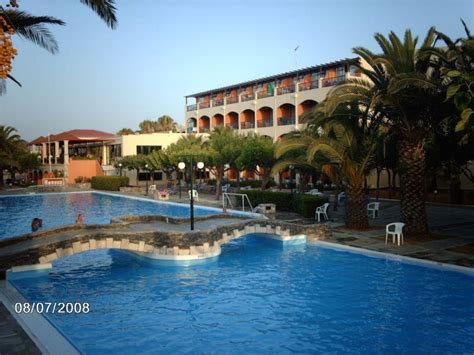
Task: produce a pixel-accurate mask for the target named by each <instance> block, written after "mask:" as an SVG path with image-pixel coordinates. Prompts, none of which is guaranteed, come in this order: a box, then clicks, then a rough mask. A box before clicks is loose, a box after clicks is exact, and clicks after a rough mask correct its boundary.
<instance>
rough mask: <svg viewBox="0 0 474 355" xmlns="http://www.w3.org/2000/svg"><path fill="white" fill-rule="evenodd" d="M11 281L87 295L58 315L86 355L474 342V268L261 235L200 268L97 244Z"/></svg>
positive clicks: (49, 292)
mask: <svg viewBox="0 0 474 355" xmlns="http://www.w3.org/2000/svg"><path fill="white" fill-rule="evenodd" d="M33 275H36V276H34V277H33ZM38 275H40V276H38ZM11 282H12V283H13V284H14V285H15V286H16V287H17V289H18V290H19V291H20V292H21V293H22V294H23V295H24V296H25V297H26V298H27V299H28V300H29V301H37V302H38V301H49V302H51V301H62V302H66V301H71V302H76V301H80V302H89V303H90V305H91V308H92V312H91V313H90V314H87V315H51V314H50V315H49V319H50V320H51V322H52V323H53V324H55V325H56V326H57V327H58V328H59V329H61V331H62V332H64V334H65V335H66V336H67V337H68V338H69V339H70V340H71V341H72V342H73V343H74V344H75V345H76V346H77V347H78V348H79V349H81V350H82V351H84V352H85V353H88V354H131V353H132V354H133V353H145V354H152V353H211V354H221V353H235V354H246V353H293V352H298V353H321V352H324V353H328V352H329V353H347V352H351V353H379V354H380V353H424V354H434V353H438V354H446V353H452V354H461V353H472V351H473V349H474V337H473V336H472V334H474V298H473V297H472V296H473V295H474V277H473V276H471V275H468V274H463V273H458V272H452V271H441V270H438V269H433V268H428V267H424V266H419V265H410V264H406V263H401V262H398V261H393V260H388V259H384V258H374V257H368V256H365V255H362V254H356V253H349V252H345V251H339V250H332V249H327V248H323V247H320V246H310V245H293V246H285V247H284V246H282V244H280V243H279V242H276V241H272V240H268V239H264V238H261V237H259V236H258V235H253V236H248V237H246V238H243V239H241V240H236V241H233V242H231V243H229V244H227V245H224V246H223V253H222V254H221V255H220V256H219V257H218V258H217V259H215V260H213V261H209V262H206V263H204V264H200V265H192V266H188V267H183V266H179V267H178V266H170V265H166V264H162V262H161V263H160V262H157V261H153V260H149V259H144V258H140V257H138V256H135V255H133V254H129V253H126V252H124V251H118V250H109V251H107V250H96V251H91V252H86V253H82V254H78V255H74V256H72V257H68V258H64V259H60V260H58V261H56V262H55V265H54V268H53V269H51V270H50V271H49V273H44V272H43V273H40V274H38V273H33V274H30V273H28V274H27V277H26V278H21V279H14V280H12V281H11Z"/></svg>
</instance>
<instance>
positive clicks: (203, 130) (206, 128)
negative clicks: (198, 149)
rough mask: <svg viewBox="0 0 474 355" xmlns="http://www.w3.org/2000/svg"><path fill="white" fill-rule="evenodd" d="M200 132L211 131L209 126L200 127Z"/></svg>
mask: <svg viewBox="0 0 474 355" xmlns="http://www.w3.org/2000/svg"><path fill="white" fill-rule="evenodd" d="M199 133H209V127H200V128H199Z"/></svg>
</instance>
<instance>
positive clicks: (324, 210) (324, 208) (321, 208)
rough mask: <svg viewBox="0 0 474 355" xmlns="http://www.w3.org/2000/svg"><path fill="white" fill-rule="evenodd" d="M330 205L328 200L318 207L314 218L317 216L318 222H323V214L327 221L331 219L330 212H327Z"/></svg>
mask: <svg viewBox="0 0 474 355" xmlns="http://www.w3.org/2000/svg"><path fill="white" fill-rule="evenodd" d="M328 207H329V202H326V203H325V204H324V205H322V206H319V207H317V208H316V213H315V216H314V219H316V218H317V219H318V223H319V222H321V216H323V219H325V220H326V221H328V220H329V217H328V213H327V210H328Z"/></svg>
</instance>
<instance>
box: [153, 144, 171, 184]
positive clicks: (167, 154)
mask: <svg viewBox="0 0 474 355" xmlns="http://www.w3.org/2000/svg"><path fill="white" fill-rule="evenodd" d="M174 147H175V145H173V144H171V145H170V146H168V147H167V148H165V149H161V150H155V151H153V152H152V153H151V154H149V155H147V157H146V161H147V163H148V166H149V167H150V170H151V171H155V170H161V171H163V172H164V173H165V175H166V180H168V181H171V180H172V174H173V173H174V172H175V171H177V169H178V160H177V157H176V154H175V151H174Z"/></svg>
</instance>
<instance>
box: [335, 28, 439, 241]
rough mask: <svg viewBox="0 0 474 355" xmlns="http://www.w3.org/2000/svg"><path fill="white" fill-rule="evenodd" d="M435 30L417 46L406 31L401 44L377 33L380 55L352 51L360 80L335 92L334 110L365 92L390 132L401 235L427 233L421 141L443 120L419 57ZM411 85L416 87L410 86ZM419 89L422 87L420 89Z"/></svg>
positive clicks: (425, 61)
mask: <svg viewBox="0 0 474 355" xmlns="http://www.w3.org/2000/svg"><path fill="white" fill-rule="evenodd" d="M435 39H436V33H435V29H434V28H431V29H430V30H429V31H428V33H427V35H426V37H425V39H424V41H423V42H422V44H421V46H419V47H418V46H417V44H418V38H417V37H413V36H412V34H411V32H410V31H409V30H407V31H405V35H404V38H403V41H402V40H400V38H399V37H398V36H397V35H396V34H395V33H394V32H390V33H389V35H388V38H386V37H385V36H383V35H381V34H380V33H377V34H375V40H376V41H377V43H378V44H379V46H380V48H381V53H380V54H374V53H372V52H371V51H369V50H368V49H365V48H362V47H357V48H355V49H354V53H356V54H358V55H359V56H360V57H361V58H362V60H363V64H361V65H359V68H360V71H361V72H362V74H364V76H365V78H366V79H359V80H349V81H348V82H347V83H345V84H342V85H340V87H336V89H334V90H339V91H340V93H341V95H334V97H335V98H336V96H339V97H338V98H337V100H335V101H336V102H337V104H338V105H339V104H343V103H351V102H357V100H359V99H361V98H363V97H362V96H363V94H361V90H362V91H364V90H366V89H368V90H369V92H370V93H371V95H372V97H373V98H374V100H375V101H374V102H375V103H376V104H377V105H378V106H379V107H380V111H381V113H382V114H381V115H379V116H378V117H375V119H378V120H382V121H383V122H384V124H387V125H388V126H389V128H390V130H391V131H393V132H394V133H395V135H396V137H397V140H398V142H399V144H398V152H399V157H398V162H399V166H398V173H399V176H400V193H401V213H402V220H403V222H404V223H405V234H406V235H424V234H426V233H428V224H427V217H426V208H425V190H424V189H423V188H420V186H424V182H425V155H426V154H425V146H424V145H425V143H426V139H427V137H429V135H430V134H431V132H432V131H433V128H434V127H435V126H436V125H438V123H439V122H440V121H441V119H442V118H443V117H444V115H445V114H446V107H444V104H443V101H444V99H443V97H442V93H441V92H440V91H439V90H437V87H438V85H437V84H438V82H439V78H438V77H437V76H436V75H435V74H436V73H435V72H433V71H432V70H431V69H430V58H429V57H426V56H423V55H421V53H423V52H424V51H426V50H430V49H432V48H433V46H434V43H435ZM414 81H417V82H418V83H420V85H417V86H415V85H413V82H414ZM421 83H423V84H421Z"/></svg>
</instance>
